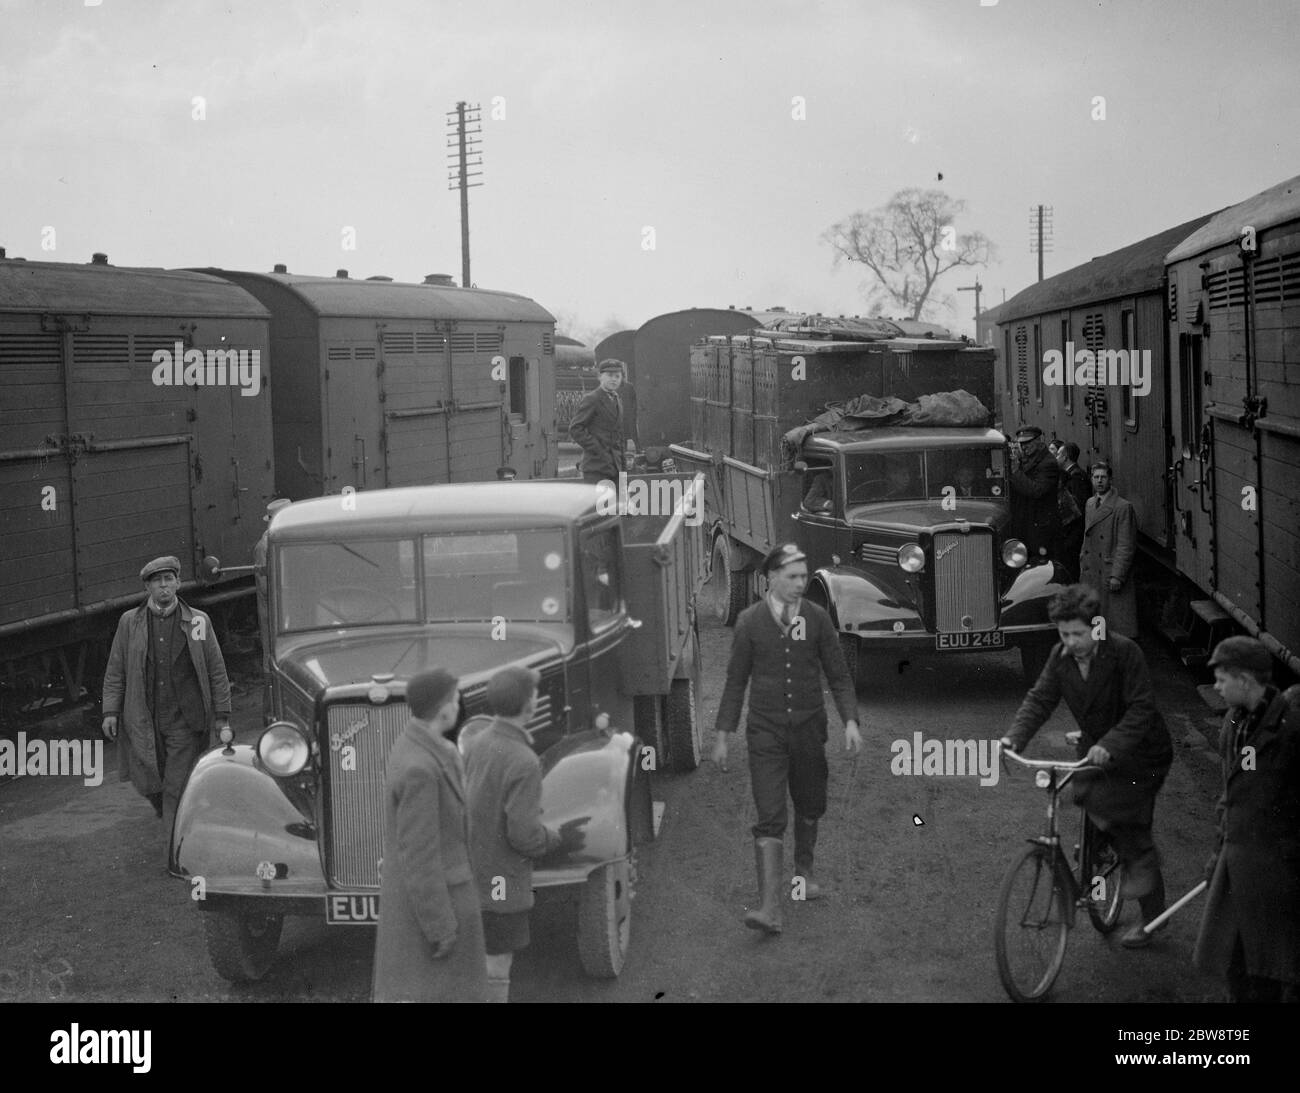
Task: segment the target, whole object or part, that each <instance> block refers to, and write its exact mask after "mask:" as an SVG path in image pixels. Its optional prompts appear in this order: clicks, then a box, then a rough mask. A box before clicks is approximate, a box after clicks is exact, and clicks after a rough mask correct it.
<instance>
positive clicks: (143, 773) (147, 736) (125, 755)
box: [101, 556, 230, 844]
mask: <svg viewBox="0 0 1300 1093" xmlns="http://www.w3.org/2000/svg"><path fill="white" fill-rule="evenodd" d="M180 571H181V563H180V559H178V558H175V557H171V556H168V557H164V558H155V559H154V560H153V561H152V562H150V563H148V565H146V566H145V567H144V568H143V569H142V570H141V571H140V579H141V580H142V581H143V582H144V584H145V587H146V588H147V589H148V592H149V598H148V599H147V600H145V602H144V603H143V604H141V605H140V606H139V607H136V608H133V609H132V610H130V611H128V612H126V613H125V614H124V615H123V616H122V618H121V619H120V620H119V621H118V624H117V632H116V633H115V634H114V635H113V646H112V649H111V651H110V652H109V654H108V666H107V667H106V668H105V669H104V720H103V724H102V726H101V729H102V731H103V733H104V735H105V736H106V737H108V739H110V740H116V739H117V738H118V723H119V719H120V721H121V724H122V728H123V730H124V731H123V733H122V739H121V741H120V743H119V745H118V770H119V771H120V773H121V777H122V780H123V781H125V780H127V779H128V778H129V779H130V780H131V783H132V784H133V785H134V786H135V788H136V790H137V792H139V793H140V795H141V796H143V797H145V798H147V799H148V800H149V803H150V804H152V805H153V807H154V811H155V812H156V813H157V814H158V816H159V818H160V819H161V820H162V821H163V837H164V839H166V840H167V842H168V844H170V842H171V834H172V823H173V821H174V820H175V818H176V806H177V804H179V802H180V797H181V792H182V791H183V790H184V789H185V783H186V782H187V781H189V777H190V771H192V770H193V769H194V764H195V763H197V762H198V761H199V756H200V755H201V754H202V753H203V750H204V749H205V748H206V747H207V746H208V743H209V734H210V733H211V731H212V728H213V725H214V722H215V725H216V728H217V729H218V731H220V730H223V729H228V728H229V727H230V682H229V680H228V679H227V677H226V663H225V661H224V660H223V659H222V656H221V646H220V645H219V644H218V642H217V635H216V631H215V630H214V629H213V626H212V620H211V619H210V618H208V616H207V615H205V614H204V613H203V612H202V611H195V610H194V609H193V608H191V607H190V606H189V604H187V603H184V602H182V600H181V598H180V596H179V595H178V592H179V590H180Z"/></svg>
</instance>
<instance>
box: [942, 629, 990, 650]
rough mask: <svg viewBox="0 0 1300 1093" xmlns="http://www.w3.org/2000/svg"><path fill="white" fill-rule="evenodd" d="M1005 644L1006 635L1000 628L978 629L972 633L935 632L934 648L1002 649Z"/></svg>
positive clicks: (966, 631)
mask: <svg viewBox="0 0 1300 1093" xmlns="http://www.w3.org/2000/svg"><path fill="white" fill-rule="evenodd" d="M1006 644H1007V636H1006V634H1004V633H1003V632H1002V631H1001V630H980V631H978V632H975V633H972V632H971V631H968V630H963V631H962V632H961V633H959V634H935V635H934V647H935V648H936V649H1002V648H1004V647H1005V646H1006Z"/></svg>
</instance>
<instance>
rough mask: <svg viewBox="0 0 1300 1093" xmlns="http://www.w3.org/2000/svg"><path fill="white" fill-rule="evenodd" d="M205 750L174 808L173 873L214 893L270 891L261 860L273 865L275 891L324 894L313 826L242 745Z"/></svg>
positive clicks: (312, 821) (171, 855)
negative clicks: (200, 882)
mask: <svg viewBox="0 0 1300 1093" xmlns="http://www.w3.org/2000/svg"><path fill="white" fill-rule="evenodd" d="M230 752H231V753H230V754H227V753H226V752H225V751H224V750H223V749H220V748H218V749H216V750H214V751H210V752H208V753H207V754H206V755H205V756H203V757H202V758H201V759H200V760H199V761H198V764H197V765H196V766H195V768H194V772H193V773H192V774H191V775H190V780H189V782H188V783H187V784H186V786H185V792H184V794H183V795H182V796H181V800H180V805H179V806H178V808H177V810H176V825H175V827H173V828H172V841H171V852H170V862H171V868H172V870H173V871H174V872H179V873H181V874H184V875H186V876H189V877H202V878H203V879H204V884H205V887H206V889H207V890H208V891H209V892H211V893H213V894H231V895H238V894H244V895H268V894H270V893H269V889H270V888H271V885H270V884H269V883H268V882H267V880H266V879H265V878H262V877H259V876H258V874H257V867H258V864H259V863H261V862H270V863H271V864H272V865H273V866H274V867H275V878H276V879H275V884H274V890H275V895H282V896H295V895H314V896H319V895H321V894H322V893H323V892H324V891H325V888H326V885H325V876H324V873H323V871H322V869H321V858H320V849H319V841H318V834H317V831H318V829H317V825H316V821H315V818H314V817H313V816H312V815H311V814H310V810H304V808H303V807H299V806H298V805H295V804H294V802H293V801H291V800H290V799H289V797H288V796H287V795H286V791H285V788H284V787H283V786H282V785H281V784H280V783H279V782H278V781H277V780H276V779H274V778H272V777H271V776H270V775H269V774H267V773H266V771H264V770H263V769H262V768H261V767H260V766H258V765H257V762H256V754H255V752H254V749H253V748H251V747H249V746H247V745H244V744H241V745H238V746H236V747H234V748H232V749H230Z"/></svg>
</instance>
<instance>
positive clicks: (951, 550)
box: [933, 532, 998, 633]
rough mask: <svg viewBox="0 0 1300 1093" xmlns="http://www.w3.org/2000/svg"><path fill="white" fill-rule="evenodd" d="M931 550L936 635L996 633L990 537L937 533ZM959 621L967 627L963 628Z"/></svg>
mask: <svg viewBox="0 0 1300 1093" xmlns="http://www.w3.org/2000/svg"><path fill="white" fill-rule="evenodd" d="M933 549H934V622H935V629H936V630H938V631H939V632H940V633H961V632H962V631H974V630H994V629H996V628H997V625H998V613H997V602H998V600H997V587H996V583H995V581H994V577H993V551H992V540H991V539H990V537H989V536H988V535H981V534H979V533H977V532H971V533H969V534H966V535H961V534H957V533H954V532H940V533H939V534H937V535H936V536H935V537H934V547H933ZM963 617H967V618H968V619H969V624H967V625H963V623H962V619H963Z"/></svg>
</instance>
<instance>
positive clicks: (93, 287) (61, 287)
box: [0, 258, 270, 319]
mask: <svg viewBox="0 0 1300 1093" xmlns="http://www.w3.org/2000/svg"><path fill="white" fill-rule="evenodd" d="M0 311H3V312H11V313H12V312H28V313H30V312H42V313H44V312H70V313H75V314H80V315H132V316H152V315H165V316H179V317H190V316H204V315H208V316H219V317H221V318H249V319H265V318H267V317H268V316H269V315H270V312H268V311H267V310H266V308H264V307H263V306H262V305H261V304H260V303H259V302H258V301H257V300H256V299H255V298H254V297H252V296H250V295H249V294H248V293H247V292H245V291H244V290H243V289H242V288H240V287H239V286H238V285H234V284H231V283H230V282H229V281H223V280H221V279H220V278H218V277H209V276H207V275H205V274H202V273H190V272H188V271H185V270H171V269H149V268H143V267H135V266H110V265H105V264H101V263H94V262H87V263H85V264H80V265H79V264H77V263H73V262H27V261H24V260H22V259H19V258H0Z"/></svg>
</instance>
